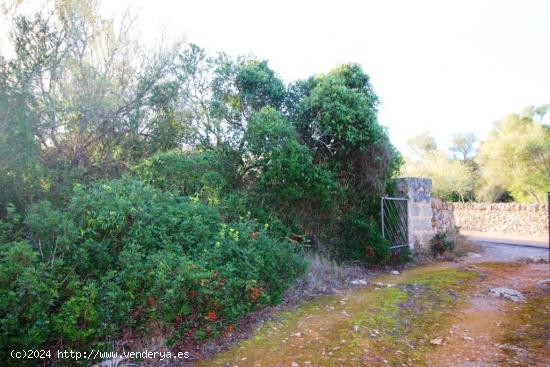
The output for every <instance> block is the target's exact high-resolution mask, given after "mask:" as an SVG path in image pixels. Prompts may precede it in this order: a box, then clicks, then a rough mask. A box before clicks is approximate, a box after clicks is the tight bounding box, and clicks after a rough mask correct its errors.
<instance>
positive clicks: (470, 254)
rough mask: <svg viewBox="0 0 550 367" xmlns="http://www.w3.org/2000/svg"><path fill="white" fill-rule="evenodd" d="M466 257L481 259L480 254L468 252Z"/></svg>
mask: <svg viewBox="0 0 550 367" xmlns="http://www.w3.org/2000/svg"><path fill="white" fill-rule="evenodd" d="M468 257H483V256H481V255H480V254H476V253H475V252H468Z"/></svg>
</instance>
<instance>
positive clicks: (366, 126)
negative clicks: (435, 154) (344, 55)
mask: <svg viewBox="0 0 550 367" xmlns="http://www.w3.org/2000/svg"><path fill="white" fill-rule="evenodd" d="M287 104H288V106H287V110H288V111H289V113H290V118H291V120H293V121H294V122H295V123H296V126H297V130H298V133H299V135H300V139H301V140H302V141H303V142H304V143H305V144H306V145H307V146H308V147H309V148H310V149H311V150H312V152H313V154H314V159H315V161H316V162H324V163H327V164H328V165H329V166H331V167H332V169H333V170H334V172H335V175H336V176H337V177H338V178H339V179H340V181H341V183H342V185H343V186H344V187H349V188H353V189H352V191H353V190H355V191H356V192H359V191H362V192H365V191H366V190H372V191H374V192H381V191H383V190H384V189H385V186H386V183H387V180H388V179H389V178H390V177H391V175H392V173H393V172H395V170H396V168H398V167H399V165H400V162H401V158H400V155H399V153H398V152H397V150H396V149H395V148H394V147H393V145H392V144H391V143H390V142H389V139H388V135H387V133H386V130H385V129H384V128H383V127H382V126H381V125H380V124H379V122H378V118H377V113H378V97H377V96H376V94H375V93H374V90H373V88H372V86H371V84H370V80H369V77H368V75H367V74H365V72H364V71H363V70H362V68H361V67H360V66H359V65H356V64H349V65H342V66H340V67H338V68H335V69H333V70H331V71H330V72H329V73H328V74H326V75H320V76H316V77H312V78H310V79H308V80H306V81H300V82H297V83H295V84H294V85H293V86H291V87H290V93H289V97H288V99H287Z"/></svg>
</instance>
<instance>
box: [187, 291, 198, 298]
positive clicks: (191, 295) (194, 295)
mask: <svg viewBox="0 0 550 367" xmlns="http://www.w3.org/2000/svg"><path fill="white" fill-rule="evenodd" d="M198 295H199V294H198V293H197V291H196V290H193V289H192V290H190V291H189V298H191V299H193V298H197V296H198Z"/></svg>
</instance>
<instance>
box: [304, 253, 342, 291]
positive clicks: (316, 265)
mask: <svg viewBox="0 0 550 367" xmlns="http://www.w3.org/2000/svg"><path fill="white" fill-rule="evenodd" d="M305 259H306V261H307V263H308V272H307V274H306V275H305V277H304V278H303V279H302V280H301V281H300V284H299V287H298V288H300V289H301V290H302V291H303V292H305V293H309V294H317V293H329V292H331V291H332V290H333V289H338V288H341V287H343V286H344V284H345V283H346V271H345V270H344V268H343V267H341V266H340V265H338V264H337V263H336V262H335V261H333V260H330V259H327V258H326V257H324V256H322V255H319V254H311V255H306V256H305Z"/></svg>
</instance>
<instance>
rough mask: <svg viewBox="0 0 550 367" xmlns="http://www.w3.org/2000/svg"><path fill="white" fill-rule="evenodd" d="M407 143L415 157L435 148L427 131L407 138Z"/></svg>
mask: <svg viewBox="0 0 550 367" xmlns="http://www.w3.org/2000/svg"><path fill="white" fill-rule="evenodd" d="M407 145H408V146H409V150H410V152H411V153H412V154H413V155H415V156H416V157H422V156H424V155H426V154H429V153H430V152H433V151H435V150H436V149H437V143H436V142H435V139H434V137H433V136H431V135H430V133H429V132H427V131H424V132H423V133H422V134H419V135H417V136H414V137H412V138H410V139H409V140H407Z"/></svg>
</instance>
